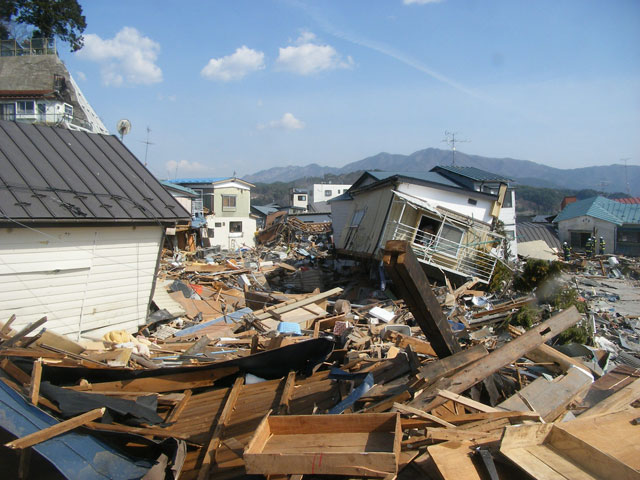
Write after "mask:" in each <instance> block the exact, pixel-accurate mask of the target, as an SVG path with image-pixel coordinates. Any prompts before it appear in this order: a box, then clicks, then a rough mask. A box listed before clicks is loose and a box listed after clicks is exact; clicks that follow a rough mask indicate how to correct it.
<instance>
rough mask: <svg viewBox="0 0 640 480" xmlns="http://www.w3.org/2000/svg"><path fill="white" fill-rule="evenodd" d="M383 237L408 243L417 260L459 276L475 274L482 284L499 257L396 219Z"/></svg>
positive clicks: (488, 277) (486, 279)
mask: <svg viewBox="0 0 640 480" xmlns="http://www.w3.org/2000/svg"><path fill="white" fill-rule="evenodd" d="M385 237H386V238H387V239H390V240H405V241H407V242H409V244H410V245H411V248H412V250H413V251H414V253H415V254H416V257H417V258H418V260H419V261H420V262H423V263H426V264H427V265H432V266H434V267H437V268H439V269H442V270H445V271H447V272H452V273H455V274H458V275H463V276H466V277H477V278H478V280H479V281H480V282H482V283H489V281H490V280H491V276H492V275H493V269H494V268H495V265H496V261H497V260H498V259H497V258H496V257H495V256H493V255H490V254H489V253H487V252H485V251H483V250H481V249H479V248H477V246H473V245H464V244H462V243H459V242H455V241H452V240H449V239H446V238H443V237H441V236H438V235H437V234H436V235H433V234H430V233H426V232H424V231H422V230H418V229H417V228H416V227H410V226H408V225H404V224H402V223H399V222H390V223H389V225H388V230H387V233H386V235H385Z"/></svg>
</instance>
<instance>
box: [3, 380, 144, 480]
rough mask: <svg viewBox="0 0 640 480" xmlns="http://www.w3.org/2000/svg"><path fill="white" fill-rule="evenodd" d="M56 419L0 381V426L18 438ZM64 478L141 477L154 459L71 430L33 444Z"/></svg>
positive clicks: (123, 479)
mask: <svg viewBox="0 0 640 480" xmlns="http://www.w3.org/2000/svg"><path fill="white" fill-rule="evenodd" d="M56 423H58V421H57V420H56V419H55V418H53V417H52V416H51V415H49V414H47V413H45V412H43V411H42V410H40V409H39V408H37V407H35V406H34V405H31V404H29V403H27V402H26V401H25V400H24V398H22V396H21V395H19V394H18V393H16V392H15V391H14V390H13V389H12V388H11V387H9V386H8V385H6V384H5V383H4V382H2V381H0V427H2V428H3V429H5V430H6V431H8V432H9V433H11V434H13V435H15V436H17V437H18V438H21V437H24V436H26V435H29V434H30V433H34V432H37V431H39V430H42V429H44V428H47V427H50V426H51V425H55V424H56ZM33 449H34V450H35V451H37V452H38V453H39V454H40V455H42V456H43V457H44V458H46V459H47V460H48V461H49V462H51V463H52V464H53V465H54V466H55V467H56V468H57V469H58V470H59V471H60V473H62V474H63V475H64V476H65V477H67V478H68V479H74V480H75V479H78V480H81V479H82V480H93V479H95V480H105V479H110V480H131V479H137V478H142V477H143V476H144V475H145V474H146V473H147V471H148V470H149V468H151V467H152V466H153V464H154V462H150V461H148V460H140V459H132V458H129V457H127V456H125V455H122V454H120V453H118V452H116V451H115V450H114V449H113V448H111V447H110V446H108V445H107V444H105V443H103V442H101V441H100V440H98V439H96V438H94V437H93V436H91V435H88V434H84V433H76V432H74V431H71V432H67V433H64V434H62V435H58V436H57V437H53V438H51V439H49V440H47V441H45V442H42V443H39V444H37V445H35V446H33Z"/></svg>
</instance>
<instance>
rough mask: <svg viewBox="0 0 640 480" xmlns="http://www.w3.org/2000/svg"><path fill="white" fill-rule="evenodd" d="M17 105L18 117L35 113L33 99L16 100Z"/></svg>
mask: <svg viewBox="0 0 640 480" xmlns="http://www.w3.org/2000/svg"><path fill="white" fill-rule="evenodd" d="M16 105H17V107H18V117H21V116H31V115H35V113H36V110H35V109H36V107H35V102H34V101H33V100H24V101H20V102H16Z"/></svg>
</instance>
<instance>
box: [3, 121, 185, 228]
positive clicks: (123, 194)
mask: <svg viewBox="0 0 640 480" xmlns="http://www.w3.org/2000/svg"><path fill="white" fill-rule="evenodd" d="M189 218H191V215H190V214H189V213H188V212H187V211H186V210H185V209H184V208H183V207H182V205H180V204H179V203H178V201H177V200H176V199H175V198H174V197H173V195H171V194H170V193H169V192H167V191H166V190H165V189H164V187H163V186H162V185H161V184H160V182H158V180H156V178H155V177H154V176H153V175H152V174H151V172H149V171H148V170H147V169H146V168H145V167H144V166H143V165H142V163H140V161H139V160H138V159H137V158H136V157H135V156H134V155H133V154H132V153H131V152H130V151H129V150H128V149H127V148H126V147H125V146H124V145H123V144H122V143H121V142H120V140H118V139H117V138H116V137H115V136H110V135H98V134H90V133H84V132H73V131H70V130H66V129H63V128H56V127H47V126H40V125H29V124H25V123H19V122H7V121H0V222H2V221H5V222H6V221H7V220H14V221H18V222H78V221H80V222H128V223H138V222H158V221H161V222H175V221H176V220H187V219H189Z"/></svg>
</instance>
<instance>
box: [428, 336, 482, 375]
mask: <svg viewBox="0 0 640 480" xmlns="http://www.w3.org/2000/svg"><path fill="white" fill-rule="evenodd" d="M488 354H489V352H488V351H487V349H486V348H485V347H484V345H482V344H478V345H474V346H473V347H471V348H468V349H466V350H462V351H460V352H457V353H454V354H453V355H451V356H449V357H446V358H443V359H441V360H439V361H437V362H429V363H427V364H426V365H424V366H422V367H420V369H419V376H420V377H422V378H424V379H425V380H427V382H428V383H433V382H435V381H436V380H438V379H439V378H442V377H446V376H449V375H451V374H452V373H454V372H455V371H456V370H459V369H460V368H462V367H465V366H467V365H469V364H470V363H473V362H475V361H476V360H478V359H480V358H482V357H484V356H485V355H488Z"/></svg>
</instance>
